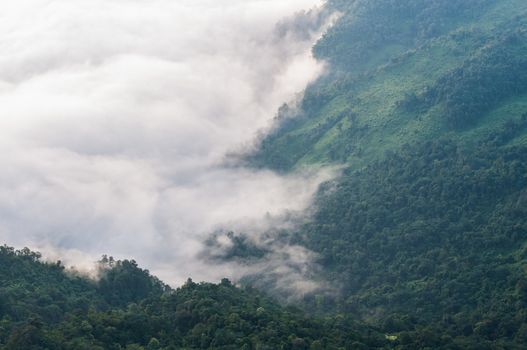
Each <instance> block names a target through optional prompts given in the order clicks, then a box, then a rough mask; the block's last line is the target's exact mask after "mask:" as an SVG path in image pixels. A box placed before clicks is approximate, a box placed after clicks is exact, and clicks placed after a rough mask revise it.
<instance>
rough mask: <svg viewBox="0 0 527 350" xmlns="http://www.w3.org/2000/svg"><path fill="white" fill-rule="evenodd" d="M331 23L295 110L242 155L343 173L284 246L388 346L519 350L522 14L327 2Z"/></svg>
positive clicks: (525, 220)
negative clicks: (304, 252) (296, 248)
mask: <svg viewBox="0 0 527 350" xmlns="http://www.w3.org/2000/svg"><path fill="white" fill-rule="evenodd" d="M327 6H328V7H329V8H331V9H333V10H338V11H340V12H341V14H342V16H341V19H340V20H339V21H338V22H337V24H336V25H335V26H334V27H333V28H332V29H330V30H329V32H328V33H327V34H326V35H325V36H324V37H323V38H322V39H321V40H320V41H319V42H318V43H317V45H316V46H315V48H314V53H315V55H316V56H317V57H318V58H319V59H324V60H326V61H327V62H328V65H329V66H328V71H327V73H326V75H325V76H323V77H322V78H321V79H319V80H318V81H317V82H316V83H314V84H312V85H311V86H310V87H309V88H308V89H307V91H306V92H305V96H304V97H303V100H302V101H301V103H300V107H299V108H298V109H293V108H292V107H283V108H282V109H281V110H280V113H279V114H278V116H277V119H276V127H275V129H274V130H273V132H272V133H271V134H270V135H269V136H268V137H267V138H266V139H265V140H263V142H262V145H261V148H260V149H259V151H257V152H256V153H255V154H253V155H252V156H251V161H252V162H253V164H255V166H262V167H271V168H274V169H276V170H279V171H284V172H286V171H290V170H292V169H297V168H302V167H303V166H307V165H313V164H344V166H345V171H344V173H343V174H342V176H340V177H339V178H338V179H337V180H335V181H333V182H331V183H328V184H325V185H323V186H322V188H321V190H320V191H319V194H318V196H317V200H316V204H315V214H314V216H313V218H312V219H311V220H310V222H309V223H307V224H305V225H303V226H302V227H301V228H299V229H298V230H296V231H295V232H291V236H290V240H291V241H292V242H293V243H295V244H302V245H304V246H306V247H308V248H309V249H311V250H312V251H314V252H316V253H318V254H319V260H318V263H319V264H320V266H322V269H323V273H322V274H321V277H320V278H321V280H326V281H328V284H329V285H332V286H335V287H336V288H337V289H338V290H339V292H340V293H339V295H337V296H334V295H324V294H323V293H320V294H319V295H317V296H314V297H308V298H306V300H304V303H305V305H306V308H307V309H310V310H317V311H318V312H321V313H328V312H329V313H334V312H341V313H344V314H349V315H353V316H354V317H355V318H356V319H359V320H361V321H363V322H366V323H368V324H371V325H374V326H375V327H378V328H379V329H381V330H382V331H383V332H385V333H386V334H391V335H392V336H393V339H395V340H394V342H395V343H394V346H396V347H398V348H401V349H423V348H428V349H524V348H525V344H527V289H526V285H527V284H526V281H527V254H526V252H527V250H526V249H527V158H526V155H527V2H525V1H520V0H494V1H490V0H471V1H466V0H464V1H456V0H435V1H418V0H403V1H390V0H356V1H337V0H333V1H332V0H330V1H328V4H327Z"/></svg>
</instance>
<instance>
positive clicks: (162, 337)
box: [0, 246, 389, 350]
mask: <svg viewBox="0 0 527 350" xmlns="http://www.w3.org/2000/svg"><path fill="white" fill-rule="evenodd" d="M0 281H1V285H0V349H6V350H37V349H49V350H55V349H57V350H58V349H61V350H62V349H64V350H66V349H71V350H82V349H86V350H96V349H101V350H102V349H111V350H117V349H128V350H140V349H148V350H154V349H208V348H214V349H328V348H329V349H338V348H343V349H344V348H357V349H360V348H388V343H389V341H388V340H387V339H386V337H385V336H384V335H383V334H381V333H380V332H378V331H376V330H374V329H372V328H370V327H367V326H361V325H358V324H357V323H355V322H354V321H353V320H351V319H350V318H349V317H346V316H343V315H340V316H334V317H324V318H322V317H318V318H316V317H309V316H307V315H306V314H305V313H303V312H302V311H301V310H299V309H298V308H294V307H292V306H290V307H284V306H280V305H278V304H277V303H275V302H273V301H272V300H270V299H269V298H268V297H266V296H265V295H263V294H262V293H260V292H258V291H256V290H254V289H251V288H244V289H241V288H238V287H236V286H234V285H233V284H232V283H231V282H230V281H228V280H227V279H224V280H222V282H221V283H220V284H210V283H194V282H193V281H192V280H190V279H189V280H188V281H187V283H186V284H184V285H183V286H182V287H180V288H178V289H176V290H173V289H171V288H169V287H168V286H166V285H164V284H163V283H161V282H160V281H159V280H158V279H157V278H155V277H153V276H151V275H150V273H149V272H148V271H147V270H143V269H141V268H139V267H138V266H137V264H136V262H134V261H128V260H124V261H114V260H113V259H112V258H108V257H103V259H101V261H100V262H99V276H98V279H97V280H95V279H90V278H88V277H83V276H80V275H79V274H78V273H77V272H75V271H74V270H68V269H65V267H64V266H63V265H62V264H61V263H60V262H56V263H45V262H41V261H40V254H38V253H36V252H33V251H31V250H29V249H22V250H14V249H13V248H10V247H7V246H3V247H0Z"/></svg>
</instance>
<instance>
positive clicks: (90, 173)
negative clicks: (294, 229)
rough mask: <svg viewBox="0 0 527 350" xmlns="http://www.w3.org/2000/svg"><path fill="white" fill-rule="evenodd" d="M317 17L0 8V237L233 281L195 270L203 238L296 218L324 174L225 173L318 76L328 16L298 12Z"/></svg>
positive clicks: (172, 9) (229, 272) (231, 10)
mask: <svg viewBox="0 0 527 350" xmlns="http://www.w3.org/2000/svg"><path fill="white" fill-rule="evenodd" d="M317 5H320V2H319V1H317V0H288V1H283V0H148V1H142V0H92V1H84V0H19V1H11V2H7V1H5V2H2V4H0V113H1V118H0V162H1V163H2V168H3V171H2V172H1V173H0V239H1V240H2V241H3V242H5V243H7V244H9V245H15V246H24V245H27V246H30V247H33V248H37V249H42V250H43V253H44V254H45V255H46V254H47V255H48V256H54V255H53V254H55V253H56V254H57V256H62V257H63V258H64V257H69V258H70V259H71V261H69V262H70V263H75V264H81V263H82V262H83V260H85V261H88V262H90V263H91V262H93V260H95V259H96V258H97V257H99V256H100V255H101V254H103V253H108V254H111V255H114V256H116V257H118V258H129V257H131V258H134V259H136V260H138V261H139V262H140V263H141V264H142V265H143V266H146V267H148V268H150V269H151V270H152V271H153V272H154V273H157V274H159V275H160V277H162V278H164V279H165V280H167V281H168V282H170V283H174V284H177V283H180V282H182V281H184V280H185V279H186V278H187V277H189V276H192V277H193V278H194V279H197V280H216V279H217V278H221V277H223V276H228V277H231V276H234V277H237V276H238V277H239V271H235V270H236V269H235V267H234V266H233V265H232V264H223V265H220V266H214V267H213V266H212V265H210V264H209V263H207V262H206V261H205V260H203V259H201V258H200V252H201V251H202V249H203V241H204V240H205V238H206V236H207V235H208V234H210V233H211V232H214V231H217V230H218V229H223V228H226V227H229V226H233V227H236V226H237V225H246V224H247V223H255V222H261V219H262V218H264V217H267V218H268V217H280V216H281V215H283V214H284V213H285V212H288V211H301V210H303V209H305V208H306V207H307V206H308V205H309V203H310V200H311V198H312V195H313V193H314V192H315V191H316V188H317V186H318V184H319V183H320V182H321V181H323V180H325V179H327V178H328V177H329V176H330V175H329V173H328V172H318V173H304V174H293V175H288V176H280V175H277V174H275V173H273V172H270V171H266V170H258V171H257V170H252V169H247V168H243V167H239V166H232V165H231V166H225V165H224V164H225V159H226V155H227V154H229V153H231V152H240V151H242V150H243V147H247V145H250V144H252V142H253V140H254V138H255V135H256V133H257V132H258V131H259V130H262V129H265V128H267V127H268V126H269V123H270V120H271V119H272V118H273V116H274V115H275V113H276V110H277V108H278V107H279V106H280V105H281V104H282V103H283V102H285V101H288V100H291V99H293V98H295V94H297V93H298V92H300V91H302V90H303V89H304V88H305V86H306V85H307V84H308V83H309V82H310V81H312V80H314V79H315V78H316V77H317V76H318V75H319V74H320V73H321V72H322V70H323V65H322V64H321V63H320V62H316V61H315V60H314V59H313V58H312V57H311V54H310V48H311V46H312V44H313V43H314V41H315V40H316V38H317V37H318V36H319V35H320V31H321V30H322V28H321V19H320V17H319V16H318V15H317V12H316V10H314V11H312V12H310V13H303V14H298V11H299V10H303V9H310V8H313V7H314V6H317ZM295 14H296V19H295V17H294V16H295ZM299 16H300V17H299ZM288 18H289V19H288ZM298 18H301V20H298ZM242 223H245V224H242ZM302 254H305V253H302Z"/></svg>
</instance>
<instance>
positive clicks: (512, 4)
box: [250, 0, 527, 171]
mask: <svg viewBox="0 0 527 350" xmlns="http://www.w3.org/2000/svg"><path fill="white" fill-rule="evenodd" d="M328 6H329V7H333V8H335V9H337V10H339V11H340V12H341V13H342V17H341V19H340V20H339V21H338V22H337V24H336V25H335V26H334V27H333V28H332V29H331V30H330V31H329V32H328V34H327V35H326V36H324V37H323V38H322V39H321V40H320V41H319V42H318V43H317V45H316V47H315V53H316V55H317V56H318V57H319V58H323V59H325V60H327V61H329V62H330V65H329V69H328V72H327V74H326V75H324V77H322V78H321V79H319V80H318V81H317V82H315V83H314V84H312V85H311V86H309V87H308V88H307V90H306V92H305V96H304V98H303V100H302V101H301V103H300V104H299V106H300V107H299V109H298V111H296V112H295V113H294V115H295V117H293V118H291V117H283V116H282V114H279V118H277V123H276V127H275V130H274V132H273V133H271V134H270V135H269V136H268V137H266V138H265V139H264V140H263V141H262V144H261V148H260V149H259V150H258V151H257V152H255V154H253V155H252V156H251V157H250V159H251V161H252V163H253V164H255V165H257V166H262V167H271V168H274V169H276V170H280V171H287V170H291V169H294V168H298V167H302V166H304V165H306V164H308V165H309V164H313V163H333V162H344V163H350V164H353V165H354V166H356V167H357V168H359V167H362V166H365V165H367V164H369V163H371V162H374V161H377V160H380V159H382V158H383V157H384V156H385V154H386V151H387V150H394V149H395V150H396V149H399V148H401V147H402V145H404V144H405V143H416V142H420V141H423V140H428V139H433V138H438V137H441V136H442V135H444V134H446V133H449V134H451V136H453V137H454V138H456V139H459V140H461V141H462V142H463V143H473V142H474V139H473V138H474V137H475V136H476V134H475V133H470V131H471V130H473V129H475V128H480V127H481V126H482V124H486V125H489V128H493V125H494V124H493V123H494V120H493V118H488V116H489V115H492V113H493V111H494V110H495V109H496V108H501V107H503V106H504V104H505V105H506V104H507V103H508V101H510V100H511V99H513V98H515V97H516V98H518V97H520V96H524V95H525V92H526V89H527V80H526V78H525V72H526V68H525V64H526V61H525V57H526V56H527V37H526V33H527V21H526V20H525V18H527V17H526V16H527V3H526V2H525V1H522V0H496V1H487V0H471V1H457V0H456V1H450V0H436V1H421V0H417V1H412V0H404V1H390V0H375V1H362V0H357V1H330V2H329V3H328ZM526 111H527V110H525V109H524V110H523V111H522V112H526ZM290 114H291V113H289V114H286V116H287V115H290Z"/></svg>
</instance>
